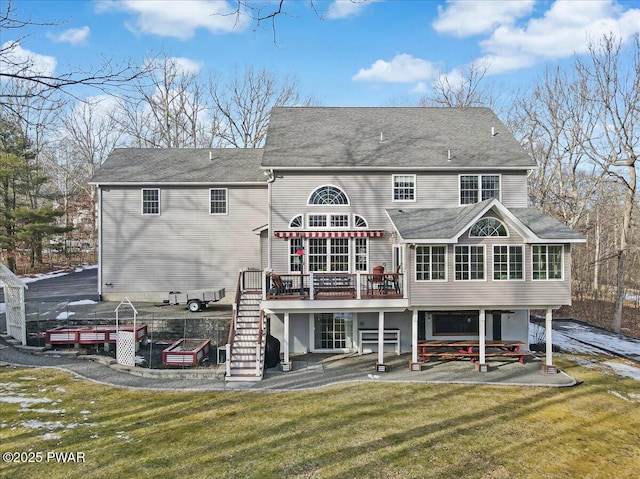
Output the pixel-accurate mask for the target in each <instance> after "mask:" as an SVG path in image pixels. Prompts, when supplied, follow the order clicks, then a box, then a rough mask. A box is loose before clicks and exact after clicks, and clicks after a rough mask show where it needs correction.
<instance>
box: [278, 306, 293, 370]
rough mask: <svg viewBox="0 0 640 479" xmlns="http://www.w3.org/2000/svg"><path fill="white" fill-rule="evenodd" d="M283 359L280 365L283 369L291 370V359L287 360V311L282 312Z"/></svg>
mask: <svg viewBox="0 0 640 479" xmlns="http://www.w3.org/2000/svg"><path fill="white" fill-rule="evenodd" d="M283 346H284V359H283V360H282V363H280V365H281V366H282V370H283V371H291V361H289V313H284V345H283Z"/></svg>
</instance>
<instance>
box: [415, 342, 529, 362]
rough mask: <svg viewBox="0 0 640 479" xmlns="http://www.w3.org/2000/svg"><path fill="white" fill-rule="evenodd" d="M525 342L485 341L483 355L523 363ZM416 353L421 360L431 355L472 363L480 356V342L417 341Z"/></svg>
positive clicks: (425, 359)
mask: <svg viewBox="0 0 640 479" xmlns="http://www.w3.org/2000/svg"><path fill="white" fill-rule="evenodd" d="M526 346H527V343H522V342H520V341H485V357H494V356H504V357H515V358H518V362H519V363H520V364H524V357H525V356H526V355H527V354H528V352H525V351H523V347H526ZM418 355H419V356H420V357H422V359H423V361H428V360H429V359H430V358H431V357H438V358H442V359H470V360H471V362H472V363H474V362H476V361H477V360H478V358H479V357H480V342H479V341H476V340H431V341H422V342H420V343H418Z"/></svg>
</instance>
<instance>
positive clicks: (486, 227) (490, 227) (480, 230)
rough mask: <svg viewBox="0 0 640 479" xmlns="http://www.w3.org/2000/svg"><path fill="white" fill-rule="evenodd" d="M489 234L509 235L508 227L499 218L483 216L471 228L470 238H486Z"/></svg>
mask: <svg viewBox="0 0 640 479" xmlns="http://www.w3.org/2000/svg"><path fill="white" fill-rule="evenodd" d="M487 236H502V237H506V238H508V237H509V232H508V231H507V227H506V226H505V225H504V224H503V223H502V221H500V220H499V219H497V218H492V217H489V216H488V217H486V218H481V219H480V220H478V221H477V222H476V224H474V225H473V226H472V227H471V230H469V237H470V238H484V237H487Z"/></svg>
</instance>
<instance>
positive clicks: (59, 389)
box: [56, 386, 67, 393]
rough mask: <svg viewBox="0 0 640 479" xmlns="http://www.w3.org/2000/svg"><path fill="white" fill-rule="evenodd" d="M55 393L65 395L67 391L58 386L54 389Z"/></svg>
mask: <svg viewBox="0 0 640 479" xmlns="http://www.w3.org/2000/svg"><path fill="white" fill-rule="evenodd" d="M56 391H58V392H59V393H66V392H67V390H66V389H65V388H63V387H60V386H58V387H57V388H56Z"/></svg>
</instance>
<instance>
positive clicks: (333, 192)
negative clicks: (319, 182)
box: [307, 185, 349, 206]
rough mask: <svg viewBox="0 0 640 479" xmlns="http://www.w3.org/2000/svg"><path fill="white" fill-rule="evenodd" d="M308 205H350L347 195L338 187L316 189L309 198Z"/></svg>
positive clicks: (327, 186)
mask: <svg viewBox="0 0 640 479" xmlns="http://www.w3.org/2000/svg"><path fill="white" fill-rule="evenodd" d="M307 204H308V205H334V206H335V205H348V204H349V198H348V197H347V194H346V193H345V192H344V191H342V190H341V189H340V188H338V187H337V186H333V185H324V186H321V187H319V188H316V189H315V190H314V191H313V193H311V195H310V196H309V200H308V201H307Z"/></svg>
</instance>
